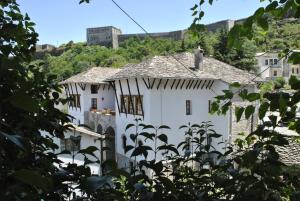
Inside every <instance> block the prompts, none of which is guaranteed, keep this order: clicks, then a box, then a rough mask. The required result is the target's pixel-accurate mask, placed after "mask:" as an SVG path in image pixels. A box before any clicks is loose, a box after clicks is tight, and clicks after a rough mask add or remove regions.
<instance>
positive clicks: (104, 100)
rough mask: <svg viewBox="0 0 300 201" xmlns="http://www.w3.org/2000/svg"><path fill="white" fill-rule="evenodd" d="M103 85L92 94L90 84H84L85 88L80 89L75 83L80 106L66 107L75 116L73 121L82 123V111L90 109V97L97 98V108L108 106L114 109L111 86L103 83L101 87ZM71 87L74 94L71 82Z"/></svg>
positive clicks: (73, 85)
mask: <svg viewBox="0 0 300 201" xmlns="http://www.w3.org/2000/svg"><path fill="white" fill-rule="evenodd" d="M70 85H71V84H69V86H70ZM103 86H104V84H101V85H100V88H99V90H98V93H97V94H92V93H91V85H90V84H86V87H85V90H82V89H81V88H80V87H79V85H78V84H77V91H78V94H80V104H81V108H76V107H68V113H69V114H70V115H72V116H73V117H74V118H75V120H74V121H73V123H75V124H78V122H79V121H80V123H81V124H83V123H84V112H85V111H90V109H91V99H92V98H97V107H98V110H102V109H104V108H110V109H113V110H114V106H115V99H114V98H115V95H114V90H113V89H112V87H109V85H108V84H105V88H103ZM72 88H73V93H74V94H76V90H75V84H72ZM69 89H70V87H69ZM70 93H72V91H70Z"/></svg>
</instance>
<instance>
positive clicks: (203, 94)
mask: <svg viewBox="0 0 300 201" xmlns="http://www.w3.org/2000/svg"><path fill="white" fill-rule="evenodd" d="M254 78H255V75H253V74H251V73H248V72H246V71H243V70H240V69H237V68H235V67H233V66H230V65H228V64H225V63H223V62H220V61H218V60H216V59H213V58H210V57H203V52H202V51H201V50H199V49H198V50H197V51H196V53H195V54H192V53H180V54H175V55H171V56H156V57H153V58H151V59H148V60H146V61H144V62H141V63H139V64H128V65H126V66H124V67H123V68H122V69H113V68H103V67H95V68H91V69H90V70H87V71H85V72H83V73H80V74H78V75H75V76H73V77H71V78H69V79H67V80H65V81H63V82H62V83H61V84H62V85H63V86H64V89H65V93H66V95H67V97H69V98H70V101H69V104H68V113H69V114H70V115H72V116H74V121H73V123H74V124H86V125H88V126H89V127H90V129H84V130H82V129H83V128H81V127H76V132H74V133H69V134H67V139H68V138H71V136H72V135H73V137H72V138H74V136H75V137H78V136H81V137H78V139H79V138H80V140H81V141H82V142H81V145H82V146H81V147H80V148H85V147H86V146H87V145H89V144H90V145H92V146H97V147H99V149H100V150H101V148H102V147H109V148H110V151H104V152H103V154H100V152H99V153H97V154H98V155H99V158H100V159H102V160H106V159H113V160H116V161H117V162H118V164H119V166H120V167H128V166H129V165H130V162H131V160H130V157H129V156H130V153H127V154H125V153H124V145H125V144H126V143H128V144H130V143H131V142H130V139H129V134H130V133H132V132H134V129H133V128H131V130H130V129H129V130H128V131H127V132H125V128H126V126H127V125H128V124H131V123H134V119H135V118H140V119H141V121H142V122H143V123H144V124H151V125H153V126H160V125H168V126H169V127H171V130H165V131H164V132H165V133H166V134H167V135H168V138H169V143H170V144H174V145H176V146H177V145H178V144H179V143H180V142H182V141H184V140H186V139H185V137H184V131H182V130H179V126H181V125H186V124H188V123H191V124H200V123H201V122H203V121H211V122H212V124H213V125H214V129H215V130H216V132H217V133H220V134H222V138H221V139H219V140H218V141H213V142H212V145H213V146H214V147H216V149H217V150H219V151H223V148H224V146H226V145H224V144H218V142H219V141H224V142H228V143H230V142H233V140H234V138H235V136H236V134H237V133H239V132H250V131H251V130H252V129H253V127H254V126H255V124H256V119H255V118H251V119H250V120H245V119H243V120H242V121H241V122H239V123H236V121H235V115H234V105H244V104H246V103H244V102H243V101H241V100H240V99H239V98H238V97H235V98H234V102H233V107H232V108H231V109H230V111H229V112H227V114H226V115H224V116H218V115H211V114H210V110H211V103H212V101H213V100H214V97H215V96H217V95H221V94H223V92H222V91H223V90H227V89H230V84H232V83H234V82H239V83H240V84H241V85H242V87H244V88H246V89H248V90H249V91H250V92H253V91H256V90H257V89H256V82H255V81H253V79H254ZM103 134H105V135H104V136H105V140H104V141H103V143H102V144H99V141H98V140H97V139H98V138H99V137H100V138H101V137H103ZM141 140H142V139H141ZM67 143H68V142H67ZM141 143H149V146H152V144H151V142H149V141H147V142H141ZM58 144H59V145H61V149H62V150H63V149H64V146H66V143H59V142H58ZM225 144H226V143H225ZM74 146H75V145H74ZM181 153H182V154H183V153H184V152H183V151H182V152H181ZM151 157H153V156H152V155H151V154H150V155H149V158H151ZM163 157H164V156H163V155H158V158H157V159H161V158H163ZM68 160H69V159H66V161H68ZM78 160H80V159H78ZM138 160H139V158H138ZM98 168H99V167H98Z"/></svg>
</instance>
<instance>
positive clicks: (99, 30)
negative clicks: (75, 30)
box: [86, 26, 186, 48]
mask: <svg viewBox="0 0 300 201" xmlns="http://www.w3.org/2000/svg"><path fill="white" fill-rule="evenodd" d="M185 31H186V30H179V31H172V32H159V33H150V35H151V37H154V38H165V39H173V40H181V39H183V38H184V33H185ZM147 36H148V35H147V34H145V33H137V34H122V31H121V29H118V28H116V27H113V26H105V27H95V28H87V31H86V39H87V44H88V45H102V46H105V47H112V48H117V47H119V44H120V43H122V42H124V41H125V40H127V39H129V38H131V37H139V38H141V39H145V38H146V37H147Z"/></svg>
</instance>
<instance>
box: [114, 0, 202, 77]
mask: <svg viewBox="0 0 300 201" xmlns="http://www.w3.org/2000/svg"><path fill="white" fill-rule="evenodd" d="M111 1H112V2H113V3H114V4H115V5H116V6H117V7H118V8H119V9H120V10H121V11H122V12H123V13H124V14H125V15H126V16H127V17H128V18H129V19H131V20H132V21H133V22H134V23H135V24H136V25H137V26H138V27H140V28H141V29H142V30H143V31H144V32H145V33H146V35H147V36H149V37H150V38H151V39H153V40H154V41H156V42H157V43H159V41H157V40H156V39H155V37H153V36H152V35H151V34H150V33H149V32H148V31H147V30H146V29H145V28H144V27H143V26H142V25H141V24H140V23H138V22H137V21H136V20H135V19H134V18H133V17H131V16H130V15H129V14H128V12H126V11H125V10H124V9H123V8H122V7H121V6H120V5H119V4H118V3H117V2H115V1H114V0H111ZM169 56H171V57H172V58H173V59H175V60H176V61H177V62H178V63H179V64H180V65H182V66H183V67H184V68H186V69H187V70H188V71H190V72H191V73H192V74H194V75H195V76H196V77H198V75H197V74H196V73H194V72H193V71H192V70H191V69H190V68H189V67H187V66H186V65H185V64H184V63H182V62H181V61H180V60H179V59H177V58H176V57H175V56H174V55H172V54H170V55H169ZM166 58H168V57H166Z"/></svg>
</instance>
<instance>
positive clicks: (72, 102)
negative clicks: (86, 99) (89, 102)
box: [69, 94, 80, 108]
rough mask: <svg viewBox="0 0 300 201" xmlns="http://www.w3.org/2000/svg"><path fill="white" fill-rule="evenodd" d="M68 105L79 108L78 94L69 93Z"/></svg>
mask: <svg viewBox="0 0 300 201" xmlns="http://www.w3.org/2000/svg"><path fill="white" fill-rule="evenodd" d="M69 106H70V107H78V108H80V94H71V95H70V100H69Z"/></svg>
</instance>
